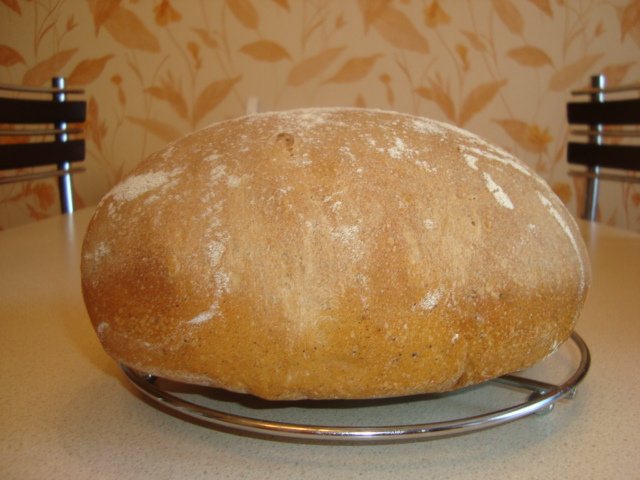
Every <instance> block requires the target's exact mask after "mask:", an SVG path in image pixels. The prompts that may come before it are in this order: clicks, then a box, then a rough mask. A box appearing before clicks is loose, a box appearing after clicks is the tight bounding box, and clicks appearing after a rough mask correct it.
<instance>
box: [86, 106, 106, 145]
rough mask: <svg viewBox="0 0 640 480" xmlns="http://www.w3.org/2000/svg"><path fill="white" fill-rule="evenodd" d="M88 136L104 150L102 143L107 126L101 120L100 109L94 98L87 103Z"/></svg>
mask: <svg viewBox="0 0 640 480" xmlns="http://www.w3.org/2000/svg"><path fill="white" fill-rule="evenodd" d="M86 130H87V136H88V137H89V138H91V140H92V141H93V143H94V144H95V145H96V147H98V150H102V141H103V139H104V137H105V135H106V134H107V124H106V122H105V121H104V120H100V108H99V107H98V102H97V101H96V99H95V97H94V96H91V97H90V98H89V100H88V101H87V122H86Z"/></svg>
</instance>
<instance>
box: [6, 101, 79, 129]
mask: <svg viewBox="0 0 640 480" xmlns="http://www.w3.org/2000/svg"><path fill="white" fill-rule="evenodd" d="M86 117H87V108H86V102H84V101H78V100H72V101H68V102H54V101H52V100H31V99H22V98H20V99H19V98H0V123H22V124H24V123H56V122H67V123H79V122H84V121H85V119H86Z"/></svg>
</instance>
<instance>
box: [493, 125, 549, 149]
mask: <svg viewBox="0 0 640 480" xmlns="http://www.w3.org/2000/svg"><path fill="white" fill-rule="evenodd" d="M494 122H495V123H497V124H498V125H500V126H501V127H502V129H503V130H504V131H505V133H506V134H507V135H509V137H510V138H511V139H512V140H513V141H514V142H516V143H517V144H518V145H519V146H520V147H522V148H524V149H525V150H526V151H528V152H531V153H545V152H546V151H547V149H548V146H549V144H550V143H551V141H552V140H553V138H552V137H551V135H550V134H549V129H548V128H545V129H543V130H541V129H540V127H539V126H538V125H531V124H529V123H527V122H525V121H524V120H518V119H514V118H505V119H499V120H494Z"/></svg>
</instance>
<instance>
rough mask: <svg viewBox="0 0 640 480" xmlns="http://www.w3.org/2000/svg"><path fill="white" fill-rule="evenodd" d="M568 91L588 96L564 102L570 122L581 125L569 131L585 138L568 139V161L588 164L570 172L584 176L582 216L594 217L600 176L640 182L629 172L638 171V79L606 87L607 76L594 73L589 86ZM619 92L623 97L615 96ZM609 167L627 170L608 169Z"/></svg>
mask: <svg viewBox="0 0 640 480" xmlns="http://www.w3.org/2000/svg"><path fill="white" fill-rule="evenodd" d="M634 92H635V95H634ZM571 93H572V95H575V96H588V101H586V102H569V103H568V104H567V118H568V121H569V124H570V125H576V124H580V125H582V128H581V129H572V130H571V134H572V135H574V136H581V137H583V138H585V139H586V141H583V142H573V141H570V142H569V143H568V145H567V161H568V162H569V163H570V164H574V165H576V164H577V165H584V166H586V167H587V168H586V170H582V171H571V172H569V173H570V174H571V175H574V176H582V177H586V179H587V191H586V198H585V207H584V215H583V218H585V219H587V220H592V221H593V220H595V219H596V211H597V207H598V193H599V188H600V180H616V181H624V182H640V177H638V176H636V175H633V174H632V171H640V128H639V127H640V97H638V93H640V83H638V84H635V85H626V86H617V87H607V84H606V77H605V76H604V75H596V76H594V77H592V78H591V88H588V89H584V90H576V91H574V92H571ZM619 95H622V96H623V97H624V98H618V96H619ZM629 97H631V98H629ZM608 169H614V170H618V171H620V170H624V171H626V172H623V173H615V172H607V171H606V170H608Z"/></svg>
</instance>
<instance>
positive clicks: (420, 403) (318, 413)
mask: <svg viewBox="0 0 640 480" xmlns="http://www.w3.org/2000/svg"><path fill="white" fill-rule="evenodd" d="M590 363H591V356H590V353H589V349H588V347H587V345H586V343H585V342H584V340H583V339H582V338H581V337H580V336H579V335H578V334H577V333H575V332H574V333H573V334H572V335H571V338H570V341H567V342H566V343H565V344H564V345H563V346H562V347H561V348H560V349H559V350H558V351H557V352H556V353H554V354H553V355H551V356H550V357H548V358H547V359H545V360H544V361H543V362H540V363H539V364H537V365H536V366H534V367H533V368H532V369H528V370H527V371H525V372H522V373H521V374H519V375H505V376H502V377H499V378H496V379H494V380H491V381H488V382H485V383H483V384H481V385H479V386H474V387H469V388H466V389H462V390H459V391H456V392H453V393H449V394H437V395H433V394H429V395H418V396H412V397H401V398H394V399H379V400H338V401H317V400H316V401H296V402H282V401H278V402H272V401H266V400H261V399H258V398H255V397H252V396H249V395H241V394H234V393H230V392H225V391H223V390H220V389H213V388H206V387H199V386H194V385H187V384H182V383H177V382H171V381H168V380H165V379H162V378H159V377H155V376H153V375H148V374H145V373H143V372H138V371H136V370H134V369H132V368H130V367H128V366H126V365H121V368H122V370H123V371H124V373H125V374H126V377H127V378H128V379H129V380H130V381H131V382H132V383H133V385H135V386H136V387H137V389H138V390H140V392H142V393H143V394H144V395H145V396H146V397H147V398H148V399H149V400H150V402H151V403H152V404H153V405H154V406H156V407H158V408H160V409H161V410H162V411H165V412H167V413H171V414H173V415H176V416H178V417H179V418H183V419H185V420H189V421H193V422H195V423H198V424H200V425H204V426H206V427H209V428H214V429H219V430H223V431H231V432H236V433H244V434H251V435H257V436H260V437H272V438H279V439H297V440H300V439H302V440H306V441H311V442H314V443H315V442H334V443H335V442H353V443H364V442H396V441H397V442H400V441H413V440H423V439H433V438H442V437H448V436H453V435H461V434H466V433H471V432H476V431H479V430H484V429H487V428H491V427H495V426H498V425H502V424H505V423H508V422H512V421H515V420H518V419H521V418H524V417H526V416H528V415H531V414H534V413H535V414H545V413H549V412H550V411H551V410H552V409H553V407H554V405H555V404H556V403H557V402H558V401H559V400H561V399H573V397H574V395H575V392H576V387H577V385H578V384H579V383H580V382H581V381H582V380H583V379H584V377H585V375H586V374H587V372H588V370H589V366H590ZM558 371H563V372H561V374H562V376H563V377H564V378H563V379H561V380H560V381H557V380H555V379H552V380H548V379H547V380H538V379H536V378H533V377H534V376H542V377H549V376H551V377H553V376H557V375H558ZM530 374H531V375H530ZM434 412H437V413H438V414H440V416H441V417H442V416H443V417H444V418H437V419H435V420H433V419H430V418H429V417H431V416H433V415H434ZM425 417H427V419H426V420H425Z"/></svg>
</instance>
